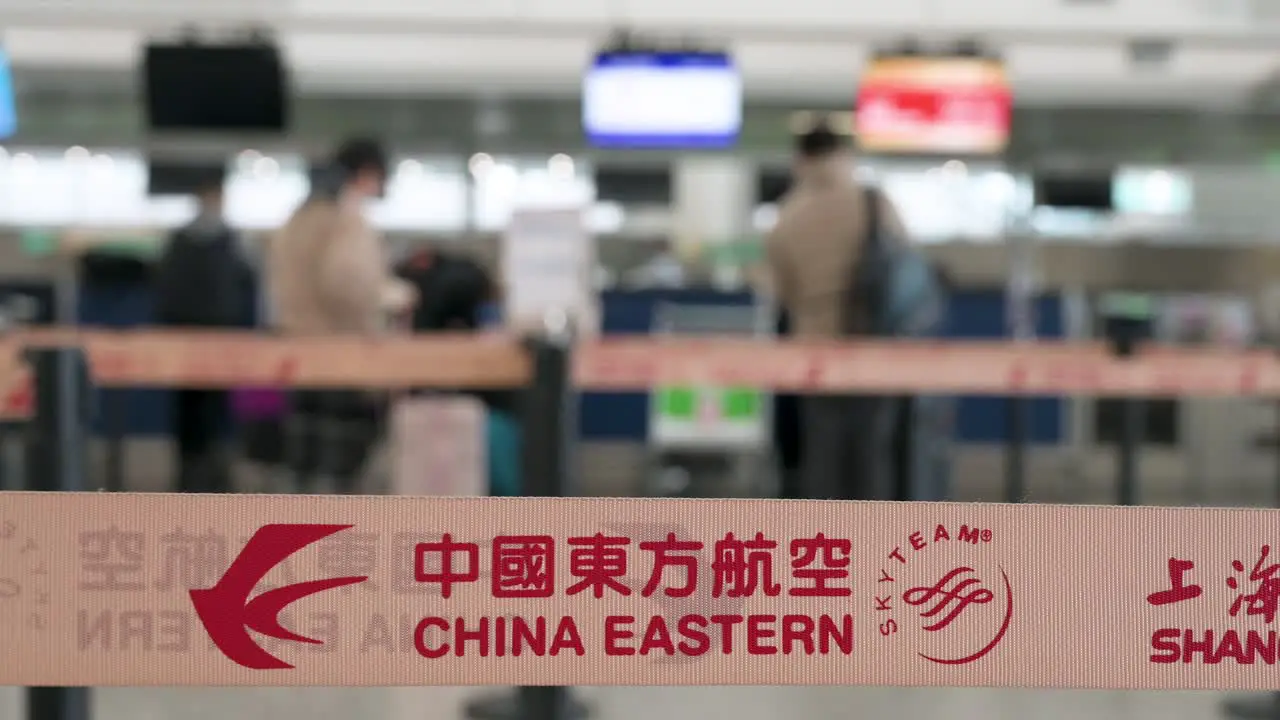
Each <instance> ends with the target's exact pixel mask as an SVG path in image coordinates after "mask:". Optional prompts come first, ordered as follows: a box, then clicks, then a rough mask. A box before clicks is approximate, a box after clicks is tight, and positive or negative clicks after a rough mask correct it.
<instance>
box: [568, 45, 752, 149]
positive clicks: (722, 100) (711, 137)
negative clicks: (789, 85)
mask: <svg viewBox="0 0 1280 720" xmlns="http://www.w3.org/2000/svg"><path fill="white" fill-rule="evenodd" d="M582 124H583V129H584V131H585V132H586V136H587V140H588V142H590V143H591V144H593V145H595V146H597V147H606V148H669V149H684V148H725V147H731V146H732V145H733V144H734V143H735V142H737V139H738V134H739V132H740V131H741V129H742V78H741V76H740V75H739V74H738V70H737V67H736V66H735V65H734V64H733V60H732V58H730V57H729V56H728V55H727V54H723V53H668V52H662V53H602V54H600V55H598V56H596V58H595V62H594V63H593V64H592V67H591V69H590V70H589V71H588V72H587V75H586V78H585V79H584V80H583V89H582Z"/></svg>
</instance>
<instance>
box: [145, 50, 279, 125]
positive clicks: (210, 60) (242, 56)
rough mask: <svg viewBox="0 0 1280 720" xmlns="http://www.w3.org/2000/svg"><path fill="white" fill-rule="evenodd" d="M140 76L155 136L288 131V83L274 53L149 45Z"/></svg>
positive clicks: (277, 54)
mask: <svg viewBox="0 0 1280 720" xmlns="http://www.w3.org/2000/svg"><path fill="white" fill-rule="evenodd" d="M142 70H143V72H142V74H143V78H142V80H143V87H144V88H145V91H146V106H147V122H148V125H149V127H150V128H151V129H152V130H205V131H218V130H240V131H254V132H279V131H283V130H285V129H287V127H288V100H289V88H288V82H287V77H286V71H285V68H284V62H283V60H282V59H281V57H280V53H279V51H278V50H277V49H276V48H274V47H271V46H268V45H237V46H200V45H149V46H147V49H146V53H145V55H144V57H143V68H142Z"/></svg>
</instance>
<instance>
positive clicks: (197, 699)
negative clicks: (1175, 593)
mask: <svg viewBox="0 0 1280 720" xmlns="http://www.w3.org/2000/svg"><path fill="white" fill-rule="evenodd" d="M478 692H481V691H477V690H475V689H471V688H466V689H460V688H386V689H383V688H377V689H367V688H361V689H345V688H307V689H278V688H271V689H248V690H244V689H224V688H211V689H176V688H110V689H105V690H99V691H97V692H96V693H95V695H94V698H93V708H94V716H93V720H226V718H235V719H236V720H347V719H348V718H360V719H361V720H461V719H462V718H463V717H464V715H463V712H462V707H463V705H464V704H465V702H466V700H467V699H468V698H471V697H474V696H475V695H476V694H477V693H478ZM581 695H582V697H583V698H584V699H585V700H586V701H587V703H588V705H589V706H590V708H591V710H592V713H591V718H592V719H593V720H642V719H643V720H649V719H650V718H663V719H664V720H705V719H707V718H718V717H725V718H733V719H734V720H792V719H793V718H804V719H805V720H856V719H858V718H883V719H886V720H897V719H899V718H902V719H904V720H905V719H908V718H925V717H929V718H947V719H948V720H1030V719H1032V718H1034V719H1035V720H1081V719H1082V718H1089V720H1122V719H1123V720H1209V719H1210V718H1218V717H1223V715H1221V708H1220V705H1221V701H1222V700H1223V696H1221V695H1218V694H1215V693H1184V692H1160V693H1153V692H1086V691H1033V690H988V689H956V690H926V689H899V688H787V687H743V688H740V687H709V688H671V687H663V688H640V687H636V688H586V689H584V690H582V692H581ZM22 707H23V706H22V693H21V690H20V689H18V688H0V720H22V718H23V717H24V716H23V714H22Z"/></svg>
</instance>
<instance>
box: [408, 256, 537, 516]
mask: <svg viewBox="0 0 1280 720" xmlns="http://www.w3.org/2000/svg"><path fill="white" fill-rule="evenodd" d="M396 274H397V275H399V276H400V277H401V278H403V279H404V280H406V281H407V282H409V283H411V284H412V285H413V286H414V289H415V290H416V291H417V294H418V304H417V306H416V307H415V308H414V311H413V331H414V332H415V333H431V332H476V331H479V330H480V329H481V328H482V327H483V326H484V325H485V320H486V319H485V317H484V315H485V311H486V309H487V308H488V307H489V306H490V305H491V303H493V301H494V300H496V299H497V296H498V286H497V283H496V282H494V279H493V277H492V276H491V275H490V274H489V272H488V271H487V270H485V268H484V267H483V266H481V265H480V264H479V263H477V262H475V261H474V260H472V259H470V258H466V257H462V256H460V255H457V254H454V253H449V252H444V251H441V250H439V249H436V248H422V249H420V250H418V251H417V252H414V253H412V254H411V255H410V256H409V257H408V258H406V259H405V260H404V262H402V263H400V265H399V266H397V268H396ZM459 392H460V393H461V394H464V395H469V396H471V397H474V398H476V399H477V400H479V401H480V402H482V403H483V404H484V406H485V440H486V442H485V447H486V448H487V463H486V467H487V468H488V472H489V494H490V495H493V496H499V497H511V496H515V495H519V494H520V491H521V482H520V424H519V422H518V421H517V419H516V417H517V404H518V402H519V393H518V392H513V391H508V390H469V389H461V390H459Z"/></svg>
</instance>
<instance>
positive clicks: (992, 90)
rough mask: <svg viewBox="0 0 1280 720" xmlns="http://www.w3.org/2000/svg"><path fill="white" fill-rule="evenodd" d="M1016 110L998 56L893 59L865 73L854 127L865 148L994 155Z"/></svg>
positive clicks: (887, 151) (877, 63) (1002, 144)
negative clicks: (992, 58) (992, 57)
mask: <svg viewBox="0 0 1280 720" xmlns="http://www.w3.org/2000/svg"><path fill="white" fill-rule="evenodd" d="M1012 111H1013V96H1012V93H1011V92H1010V88H1009V81H1008V79H1007V78H1006V76H1005V70H1004V65H1003V64H1002V63H1000V62H999V61H997V60H991V59H986V58H965V57H891V58H884V59H879V60H874V61H872V62H871V64H870V65H869V66H868V68H867V70H866V72H865V73H863V76H862V80H861V82H860V84H859V86H858V99H857V107H856V111H855V113H854V130H855V134H856V135H857V139H858V145H859V146H860V147H861V148H862V149H863V150H864V151H866V152H872V153H885V154H897V153H912V154H939V155H990V154H998V153H1000V152H1002V151H1003V150H1004V148H1005V145H1007V144H1008V141H1009V130H1010V126H1011V123H1012Z"/></svg>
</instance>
